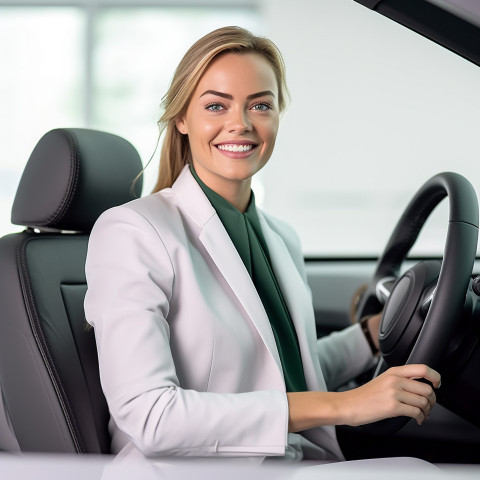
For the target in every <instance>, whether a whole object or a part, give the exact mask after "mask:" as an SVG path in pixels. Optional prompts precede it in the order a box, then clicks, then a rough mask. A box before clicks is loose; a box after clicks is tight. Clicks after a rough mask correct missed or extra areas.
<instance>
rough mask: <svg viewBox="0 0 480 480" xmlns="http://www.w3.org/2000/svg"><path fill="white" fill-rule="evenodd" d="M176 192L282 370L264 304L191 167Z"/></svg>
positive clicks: (175, 189)
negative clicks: (194, 176)
mask: <svg viewBox="0 0 480 480" xmlns="http://www.w3.org/2000/svg"><path fill="white" fill-rule="evenodd" d="M173 190H174V191H175V193H176V194H178V197H179V201H180V203H181V204H182V207H183V210H184V211H185V213H186V214H188V215H189V216H190V217H192V218H193V219H194V221H195V223H197V224H198V226H199V228H200V234H199V237H198V238H199V240H200V242H201V243H202V244H203V246H204V247H205V249H206V251H207V252H208V254H209V255H210V257H211V259H212V261H213V262H214V263H215V265H216V266H217V268H218V270H219V271H220V273H221V274H222V275H223V277H224V278H225V281H226V282H227V283H228V285H229V286H230V288H231V290H232V292H233V293H234V294H235V296H236V297H237V299H238V301H239V302H240V304H241V305H242V307H243V308H244V309H245V312H246V313H247V315H248V316H249V317H250V319H251V321H252V323H253V324H254V326H255V327H256V329H257V330H258V333H259V334H260V337H261V338H262V340H263V342H264V343H265V345H266V347H267V349H268V351H269V352H270V354H271V355H272V357H273V359H274V360H275V363H276V364H277V366H278V368H279V369H280V371H281V370H282V365H281V362H280V357H279V355H278V349H277V345H276V342H275V337H274V336H273V332H272V328H271V326H270V321H269V319H268V317H267V314H266V312H265V309H264V307H263V304H262V301H261V300H260V297H259V296H258V293H257V291H256V289H255V286H254V285H253V282H252V279H251V278H250V275H249V274H248V271H247V269H246V268H245V266H244V264H243V261H242V259H241V258H240V255H239V254H238V252H237V250H236V248H235V246H234V244H233V242H232V241H231V239H230V237H229V235H228V233H227V231H226V230H225V228H224V226H223V224H222V222H221V220H220V218H219V217H218V215H217V213H216V212H215V209H214V208H213V207H212V205H211V204H210V202H209V200H208V199H207V197H206V196H205V194H204V193H203V191H202V190H201V188H200V186H199V185H198V184H197V182H196V180H195V179H194V178H193V176H192V174H191V173H190V170H189V168H188V166H187V167H185V168H184V170H183V171H182V173H181V174H180V176H179V177H178V179H177V181H176V182H175V184H174V186H173Z"/></svg>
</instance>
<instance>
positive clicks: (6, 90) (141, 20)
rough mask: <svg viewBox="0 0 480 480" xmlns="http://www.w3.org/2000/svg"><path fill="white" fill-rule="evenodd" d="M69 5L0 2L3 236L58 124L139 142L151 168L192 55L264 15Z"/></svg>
mask: <svg viewBox="0 0 480 480" xmlns="http://www.w3.org/2000/svg"><path fill="white" fill-rule="evenodd" d="M3 3H4V2H3ZM12 3H13V4H15V2H12ZM25 3H29V2H25ZM31 3H32V4H35V3H36V4H37V5H39V4H40V5H41V3H40V2H34V1H32V2H31ZM57 3H59V4H60V3H62V2H57ZM68 3H70V4H73V5H74V6H58V7H30V6H22V7H14V6H2V5H1V4H2V2H0V45H1V47H0V62H1V65H2V75H0V105H1V107H0V108H1V112H2V114H1V115H0V131H1V132H2V141H1V142H0V235H4V234H6V233H10V232H15V231H18V230H19V229H20V228H21V227H18V226H15V225H12V224H11V223H10V210H11V206H12V202H13V198H14V195H15V191H16V187H17V185H18V182H19V180H20V176H21V173H22V171H23V168H24V166H25V163H26V161H27V159H28V157H29V155H30V153H31V151H32V149H33V147H34V146H35V144H36V143H37V141H38V140H39V139H40V137H41V136H42V135H43V134H44V133H46V132H47V131H49V130H51V129H53V128H59V127H88V128H96V129H100V130H104V131H108V132H111V133H115V134H117V135H121V136H123V137H125V138H126V139H128V140H129V141H130V142H132V144H133V145H134V146H135V147H136V148H137V150H138V151H139V153H140V156H141V157H142V161H143V163H144V164H145V163H146V162H147V161H148V159H149V158H150V157H151V155H152V154H153V151H154V149H155V144H156V140H157V136H158V129H157V120H158V118H159V116H160V107H159V105H160V102H161V99H162V97H163V95H164V94H165V92H166V90H167V88H168V84H169V82H170V80H171V77H172V75H173V71H174V69H175V67H176V65H177V64H178V62H179V60H180V58H181V57H182V56H183V54H184V53H185V51H186V50H187V48H188V47H189V46H190V45H191V44H192V43H193V42H194V41H195V40H197V39H198V38H200V37H201V36H203V35H204V34H205V33H207V32H208V31H210V30H213V29H215V28H218V27H221V26H225V25H241V26H243V27H245V28H248V29H251V30H253V31H257V32H258V24H259V20H258V13H257V11H256V10H254V9H252V8H251V7H248V6H247V7H244V8H240V7H236V8H234V7H228V5H226V6H225V7H221V6H219V7H215V8H213V7H196V8H192V7H175V8H173V7H161V6H158V7H137V6H136V5H137V3H138V2H135V1H133V0H132V1H127V0H123V1H122V2H113V3H115V5H116V6H115V7H114V6H112V7H107V6H103V7H101V6H97V7H95V8H94V7H93V6H92V5H94V4H95V3H96V2H92V1H90V0H84V1H81V0H78V1H75V2H68V1H66V2H65V4H68ZM83 3H84V4H85V5H82V4H83ZM98 3H99V2H98ZM105 3H106V2H103V4H104V5H105ZM171 3H172V4H176V3H175V2H171ZM238 3H240V2H238ZM120 4H121V5H122V6H121V8H120V7H118V5H120ZM199 5H201V3H200V2H199ZM156 158H157V157H156ZM156 163H157V162H156V159H155V160H154V161H152V165H151V166H150V167H149V168H148V169H147V172H146V182H145V184H146V185H145V187H144V192H148V191H149V190H150V189H151V186H152V185H153V183H154V181H153V179H154V177H155V175H156ZM51 174H52V175H55V172H51Z"/></svg>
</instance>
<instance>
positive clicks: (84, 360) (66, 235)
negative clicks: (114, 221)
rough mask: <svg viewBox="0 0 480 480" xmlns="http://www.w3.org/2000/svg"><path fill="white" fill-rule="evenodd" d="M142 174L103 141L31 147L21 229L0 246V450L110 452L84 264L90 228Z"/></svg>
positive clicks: (19, 212) (84, 138) (116, 141)
mask: <svg viewBox="0 0 480 480" xmlns="http://www.w3.org/2000/svg"><path fill="white" fill-rule="evenodd" d="M141 169H142V164H141V161H140V157H139V155H138V153H137V151H136V150H135V149H134V147H133V146H132V145H131V144H130V143H129V142H127V141H126V140H124V139H122V138H120V137H118V136H115V135H111V134H108V133H104V132H99V131H94V130H87V129H57V130H52V131H50V132H48V133H47V134H46V135H45V136H44V137H42V139H41V140H40V141H39V142H38V144H37V146H36V147H35V149H34V151H33V153H32V155H31V157H30V159H29V161H28V163H27V165H26V167H25V171H24V173H23V176H22V178H21V181H20V184H19V187H18V190H17V194H16V197H15V201H14V204H13V208H12V223H14V224H16V225H23V226H26V227H27V229H26V230H25V231H24V232H22V233H15V234H11V235H7V236H5V237H3V238H1V239H0V265H1V268H0V305H1V310H0V312H1V313H0V389H1V391H0V393H1V396H0V450H7V451H14V450H17V451H22V452H26V451H28V452H66V453H75V452H77V453H109V452H110V439H109V435H108V429H107V424H108V418H109V417H108V409H107V405H106V402H105V399H104V397H103V394H102V391H101V388H100V382H99V375H98V364H97V355H96V347H95V340H94V333H93V330H89V329H88V328H87V324H86V322H85V318H84V312H83V299H84V295H85V292H86V288H87V287H86V282H85V272H84V264H85V256H86V251H87V242H88V235H89V232H90V230H91V228H92V226H93V224H94V222H95V220H96V219H97V218H98V216H99V215H100V214H101V213H102V212H103V211H104V210H106V209H107V208H110V207H112V206H115V205H119V204H121V203H125V202H127V201H129V200H131V199H132V198H133V197H134V196H140V193H141V188H142V182H141V179H140V180H139V181H138V182H137V183H136V185H135V192H133V189H132V181H133V180H134V178H135V177H136V176H137V174H138V173H139V172H140V171H141ZM2 404H3V405H2ZM2 406H3V408H1V407H2Z"/></svg>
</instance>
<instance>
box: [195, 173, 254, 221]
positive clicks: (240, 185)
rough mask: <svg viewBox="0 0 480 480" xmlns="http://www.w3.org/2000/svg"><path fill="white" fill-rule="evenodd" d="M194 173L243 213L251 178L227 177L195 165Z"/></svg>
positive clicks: (248, 194) (246, 203) (245, 208)
mask: <svg viewBox="0 0 480 480" xmlns="http://www.w3.org/2000/svg"><path fill="white" fill-rule="evenodd" d="M195 173H196V174H197V175H198V177H199V178H200V180H202V182H203V183H204V184H205V185H206V186H207V187H208V188H211V189H212V190H213V191H214V192H215V193H217V194H218V195H220V196H221V197H223V198H224V199H225V200H226V201H227V202H229V203H231V204H232V205H233V206H234V207H235V208H237V209H238V210H240V211H241V212H242V213H245V211H246V210H247V207H248V204H249V202H250V195H251V178H247V179H244V180H237V179H229V178H228V179H227V178H225V177H221V176H219V175H216V174H212V173H211V172H209V171H207V170H204V169H202V168H201V167H200V168H199V167H198V166H195Z"/></svg>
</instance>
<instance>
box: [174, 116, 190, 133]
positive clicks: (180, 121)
mask: <svg viewBox="0 0 480 480" xmlns="http://www.w3.org/2000/svg"><path fill="white" fill-rule="evenodd" d="M175 125H176V126H177V130H178V131H179V132H180V133H181V134H183V135H186V134H187V133H188V129H187V122H186V121H185V117H182V118H177V119H176V120H175Z"/></svg>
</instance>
